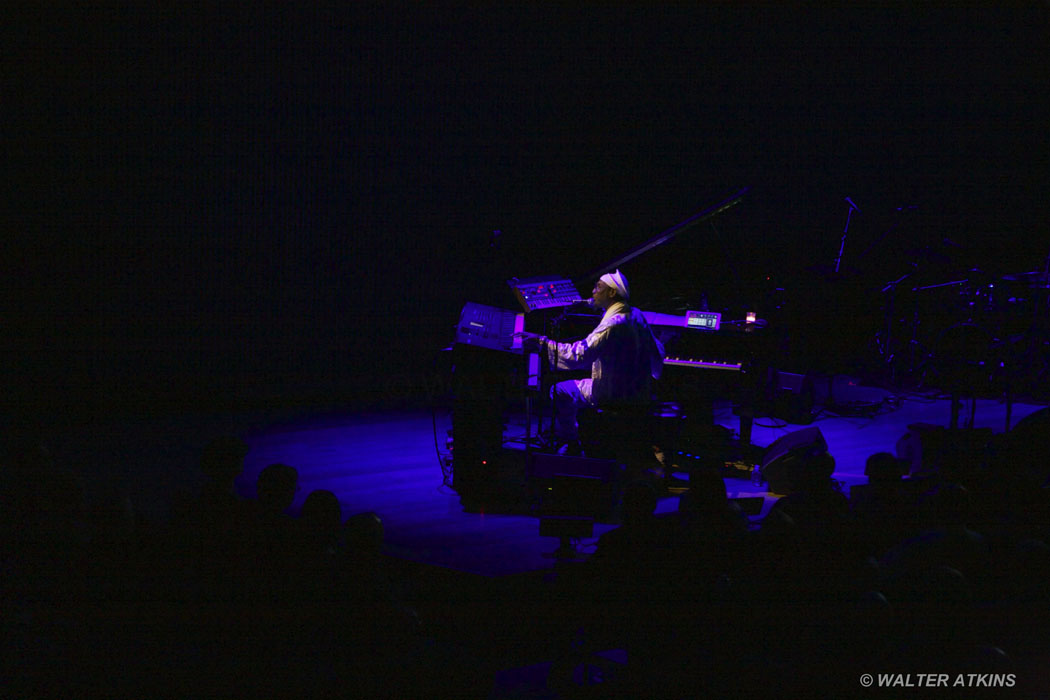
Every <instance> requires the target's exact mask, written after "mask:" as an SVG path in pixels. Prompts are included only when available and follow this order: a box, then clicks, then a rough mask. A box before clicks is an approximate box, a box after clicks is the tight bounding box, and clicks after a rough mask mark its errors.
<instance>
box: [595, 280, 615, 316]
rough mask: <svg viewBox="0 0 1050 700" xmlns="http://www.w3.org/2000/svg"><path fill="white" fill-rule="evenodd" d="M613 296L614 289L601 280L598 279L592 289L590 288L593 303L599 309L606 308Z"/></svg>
mask: <svg viewBox="0 0 1050 700" xmlns="http://www.w3.org/2000/svg"><path fill="white" fill-rule="evenodd" d="M615 298H616V290H615V289H613V288H612V287H610V286H609V285H607V284H606V283H605V282H602V281H601V280H598V283H597V284H595V285H594V289H592V290H591V299H593V300H594V305H595V306H597V307H598V308H599V309H607V308H609V307H610V306H612V304H613V299H615Z"/></svg>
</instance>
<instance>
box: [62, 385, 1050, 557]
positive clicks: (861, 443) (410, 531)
mask: <svg viewBox="0 0 1050 700" xmlns="http://www.w3.org/2000/svg"><path fill="white" fill-rule="evenodd" d="M1039 408H1041V407H1040V406H1035V405H1023V404H1015V405H1014V407H1013V413H1012V420H1011V425H1014V424H1016V423H1017V422H1018V421H1020V420H1021V419H1022V418H1024V417H1025V416H1027V415H1029V414H1030V413H1032V412H1034V411H1037V410H1039ZM1005 410H1006V409H1005V405H1004V404H1003V403H1001V402H998V401H992V400H982V401H979V402H978V406H977V412H976V421H975V425H976V426H978V427H990V428H992V429H994V430H995V431H997V432H999V431H1002V430H1004V427H1005V425H1004V418H1005ZM949 416H950V407H949V403H948V401H947V400H945V399H934V398H929V397H915V398H912V399H906V400H904V401H903V402H902V403H901V405H900V408H899V409H897V410H895V411H893V412H887V413H883V414H881V415H877V416H876V417H874V418H834V417H825V418H822V419H820V420H818V421H817V422H816V423H814V425H816V426H818V427H819V428H820V430H821V432H822V433H823V435H824V437H825V439H826V440H827V443H828V446H829V449H830V451H831V454H832V455H833V456H834V458H835V460H836V471H835V478H836V479H838V480H840V481H842V482H843V483H844V484H846V485H853V484H855V483H860V482H863V481H864V477H863V471H864V461H865V460H866V459H867V457H868V456H869V455H870V454H872V453H874V452H878V451H884V450H885V451H891V452H892V451H893V450H894V448H895V444H896V442H897V440H898V439H899V438H900V437H901V436H902V435H903V434H904V433H905V432H906V428H907V425H908V424H910V423H916V422H925V423H932V424H938V425H947V424H948V421H949ZM431 420H432V419H431V415H430V413H429V412H422V411H399V412H382V413H362V412H352V411H346V412H331V411H329V412H320V411H315V412H311V411H302V410H300V411H297V412H296V413H294V414H289V413H285V414H276V413H271V414H268V415H262V414H254V415H250V416H246V415H195V416H183V417H181V418H169V419H163V420H138V421H131V420H128V421H123V422H119V423H113V424H111V425H93V426H90V427H86V428H80V429H75V430H74V429H63V430H62V431H61V433H56V434H54V435H52V440H51V442H52V445H53V448H54V452H55V457H56V460H57V461H58V462H59V463H61V464H64V465H68V466H72V467H74V468H78V469H80V471H81V472H82V473H83V474H85V476H86V479H87V486H88V491H89V495H90V493H91V492H93V491H94V492H96V493H98V492H105V491H106V490H107V489H108V490H110V491H112V490H114V489H117V490H119V491H120V492H122V493H125V494H127V495H128V496H129V497H130V499H131V501H132V503H133V504H134V506H135V508H136V509H137V511H138V512H139V513H141V514H142V515H144V516H145V517H147V518H153V519H160V518H163V517H164V516H165V514H166V512H165V511H166V507H167V504H168V503H170V501H171V499H172V497H173V495H174V494H177V493H178V492H179V491H180V490H184V489H188V488H192V487H193V485H194V483H195V480H199V474H198V473H197V470H196V464H197V460H198V458H199V455H200V451H201V448H202V447H203V446H204V444H205V443H206V442H207V441H208V440H209V439H210V438H212V437H214V436H216V435H218V434H222V433H235V434H240V435H242V436H243V437H244V438H245V439H246V440H247V442H248V443H249V445H250V447H251V452H250V453H249V455H248V457H247V459H246V464H245V471H244V474H243V475H242V477H241V478H240V479H239V481H238V490H239V491H240V492H241V493H242V494H243V495H244V496H246V497H251V496H253V495H254V493H253V492H254V487H253V485H254V482H255V478H256V476H257V475H258V473H259V471H260V470H261V469H262V468H263V467H264V466H266V465H267V464H271V463H273V462H284V463H287V464H290V465H292V466H294V467H296V469H298V471H299V474H300V485H301V491H300V493H299V494H298V497H297V501H296V504H295V506H296V507H297V506H298V505H299V504H301V503H302V500H303V499H304V498H305V497H306V495H307V494H308V493H309V492H310V491H312V490H314V489H328V490H330V491H332V492H334V493H335V494H336V496H337V497H338V499H339V501H340V503H341V504H342V507H343V516H344V517H347V516H349V515H351V514H353V513H357V512H362V511H375V512H376V513H378V514H379V515H380V517H381V518H382V519H383V523H384V526H385V530H386V542H387V548H388V552H389V553H390V554H392V555H395V556H398V557H402V558H404V559H408V560H412V561H416V562H420V563H425V564H435V565H440V566H446V567H450V568H453V569H457V570H460V571H466V572H472V573H476V574H483V575H489V576H497V575H504V574H513V573H523V572H528V571H536V570H539V569H544V568H549V567H550V566H551V564H552V560H551V559H550V558H549V557H547V556H545V553H548V552H550V551H552V550H554V549H555V548H556V546H557V544H558V543H557V541H556V540H555V539H552V538H547V537H540V536H539V534H538V531H539V528H538V521H537V519H535V518H533V517H529V516H527V515H501V514H492V513H489V514H477V513H464V512H463V509H462V507H461V506H460V502H459V497H458V495H457V494H456V493H455V492H453V491H451V490H450V489H448V488H445V487H442V485H441V483H442V474H441V468H440V465H439V462H438V458H437V455H436V452H435V446H434V430H433V426H432V422H431ZM716 421H717V422H718V423H720V424H722V425H724V426H725V427H727V428H730V429H732V430H737V429H738V428H739V423H738V419H737V418H736V417H735V416H733V414H732V412H731V411H730V409H729V407H724V408H720V409H719V410H718V411H716ZM778 423H779V422H778ZM771 424H772V422H771V421H770V420H768V419H759V420H758V421H757V422H756V426H755V428H754V434H753V439H752V442H753V443H754V444H755V445H758V446H765V445H768V444H770V443H771V442H773V441H774V440H776V439H777V438H778V437H780V436H781V435H784V434H786V433H788V432H791V431H793V430H797V429H799V427H800V426H793V425H780V426H779V427H764V426H766V425H771ZM448 427H449V418H448V415H447V413H445V412H441V413H439V414H438V416H437V429H438V438H439V442H441V443H443V437H444V435H445V430H446V429H447V428H448ZM523 429H524V423H523V421H522V420H521V419H520V418H518V419H515V420H512V421H511V423H510V427H509V429H508V432H511V433H512V432H513V431H514V430H517V431H518V432H519V433H520V432H522V431H523ZM726 484H727V488H728V491H729V495H730V497H742V496H756V495H760V496H765V497H766V499H765V500H766V502H765V509H768V508H769V506H770V504H771V503H772V501H773V499H772V498H771V497H769V495H768V494H767V493H765V492H763V491H761V490H760V488H759V487H755V486H753V485H752V484H751V483H750V482H749V481H741V480H736V479H727V481H726ZM676 508H677V499H676V498H674V497H669V498H664V499H662V500H661V502H660V505H659V510H660V511H662V512H666V511H671V510H674V509H676ZM609 527H610V526H608V525H601V524H599V525H596V526H595V535H596V536H597V535H600V534H601V533H602V532H604V531H605V530H607V529H608V528H609ZM593 541H594V540H591V541H584V542H583V543H581V549H582V550H583V551H586V550H587V545H588V544H593Z"/></svg>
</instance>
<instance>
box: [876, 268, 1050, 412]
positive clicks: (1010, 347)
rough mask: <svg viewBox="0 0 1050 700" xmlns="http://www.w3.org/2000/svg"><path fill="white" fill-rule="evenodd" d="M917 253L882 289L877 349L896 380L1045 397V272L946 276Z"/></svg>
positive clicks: (1048, 279)
mask: <svg viewBox="0 0 1050 700" xmlns="http://www.w3.org/2000/svg"><path fill="white" fill-rule="evenodd" d="M916 252H917V253H918V254H917V255H916V257H915V258H914V259H913V262H912V268H913V270H914V272H909V273H908V274H906V275H904V276H903V277H901V278H899V279H896V280H893V281H891V282H889V283H887V284H886V285H885V286H884V287H883V288H882V292H883V294H884V307H885V327H884V328H883V329H881V331H880V333H879V337H878V338H877V347H878V352H879V354H880V355H881V357H882V360H883V362H885V363H886V364H887V365H889V366H890V367H891V369H892V372H893V374H894V378H895V379H898V380H901V379H904V378H905V377H910V378H911V379H912V380H913V381H915V382H917V383H919V384H929V385H933V386H935V387H939V388H942V389H944V390H953V391H954V390H958V389H960V388H963V389H965V390H966V392H967V393H973V394H977V393H981V394H983V393H988V392H991V393H994V394H1000V393H1001V392H1002V391H1003V390H1004V386H1005V390H1006V391H1007V392H1010V391H1013V392H1015V393H1024V394H1030V395H1033V396H1037V397H1041V398H1046V397H1048V396H1050V372H1048V363H1050V357H1048V356H1050V270H1048V269H1047V268H1046V267H1044V269H1043V270H1036V271H1032V272H1019V273H1009V274H993V273H990V272H987V271H985V270H983V269H980V268H971V269H968V270H963V271H961V272H958V273H955V274H951V273H950V272H949V273H946V271H945V266H944V265H942V264H933V265H930V264H928V263H929V262H930V261H931V260H936V261H937V262H938V263H943V262H944V260H943V258H941V257H940V256H938V255H937V254H934V253H931V251H928V250H921V251H916ZM1048 263H1050V260H1048ZM931 272H932V274H931Z"/></svg>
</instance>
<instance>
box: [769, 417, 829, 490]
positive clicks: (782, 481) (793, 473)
mask: <svg viewBox="0 0 1050 700" xmlns="http://www.w3.org/2000/svg"><path fill="white" fill-rule="evenodd" d="M834 468H835V467H834V461H832V460H831V459H830V458H829V456H828V443H827V441H826V440H825V439H824V434H823V433H821V432H820V428H818V427H816V426H813V427H809V428H802V429H801V430H796V431H795V432H793V433H788V434H787V435H784V436H783V437H781V438H779V439H778V440H777V441H776V442H774V443H773V444H771V445H770V446H769V447H767V448H766V452H765V454H764V455H763V456H762V463H761V469H762V478H764V479H765V480H766V481H767V482H768V483H769V490H770V491H772V492H773V493H779V494H783V495H787V494H789V493H792V492H794V491H796V490H798V488H799V487H800V485H801V484H803V483H805V482H806V481H812V480H813V479H816V478H819V477H830V476H831V474H832V472H833V471H834Z"/></svg>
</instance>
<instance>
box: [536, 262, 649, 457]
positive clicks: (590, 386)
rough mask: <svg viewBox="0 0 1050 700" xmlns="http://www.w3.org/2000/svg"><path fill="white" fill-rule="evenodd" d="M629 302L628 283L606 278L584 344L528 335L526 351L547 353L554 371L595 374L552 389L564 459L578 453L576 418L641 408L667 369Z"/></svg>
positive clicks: (594, 299)
mask: <svg viewBox="0 0 1050 700" xmlns="http://www.w3.org/2000/svg"><path fill="white" fill-rule="evenodd" d="M629 300H630V288H629V287H628V285H627V279H626V278H625V277H624V276H623V274H622V273H621V272H620V271H619V270H617V271H616V272H613V273H609V274H605V275H602V276H601V278H600V279H599V280H598V282H597V283H596V284H595V285H594V289H593V290H592V291H591V301H590V303H591V304H592V305H593V306H595V307H596V308H599V309H602V310H603V311H604V315H603V316H602V320H601V322H600V323H599V324H598V326H597V327H596V328H595V329H594V330H593V331H591V333H590V334H589V335H588V336H587V337H586V338H584V339H583V340H578V341H576V342H575V343H559V342H555V341H553V340H550V339H548V338H546V337H544V336H534V335H532V334H526V338H525V345H526V348H536V349H539V350H540V351H545V352H546V355H547V359H548V361H549V362H550V364H551V366H552V367H556V368H558V369H582V368H585V367H587V366H588V365H590V368H591V377H590V379H570V380H567V381H563V382H559V383H558V384H556V385H555V386H554V388H553V392H554V411H555V433H556V438H557V440H558V443H559V445H561V449H560V451H561V452H563V453H569V454H579V452H580V444H579V438H578V433H577V430H578V428H579V425H578V423H577V422H576V416H577V412H578V411H579V409H580V408H581V407H609V406H624V405H635V406H642V405H645V404H647V403H648V402H649V400H650V398H651V383H652V380H653V379H658V378H659V377H660V372H661V370H662V369H663V358H664V348H663V345H662V344H661V343H660V341H659V340H657V339H656V337H655V336H654V335H653V333H652V331H651V330H650V329H649V325H648V324H647V323H646V320H645V316H644V315H643V314H642V311H641V310H640V309H636V308H634V307H632V306H631V305H630V301H629Z"/></svg>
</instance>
